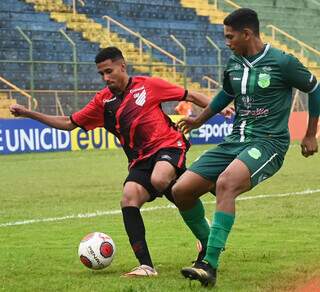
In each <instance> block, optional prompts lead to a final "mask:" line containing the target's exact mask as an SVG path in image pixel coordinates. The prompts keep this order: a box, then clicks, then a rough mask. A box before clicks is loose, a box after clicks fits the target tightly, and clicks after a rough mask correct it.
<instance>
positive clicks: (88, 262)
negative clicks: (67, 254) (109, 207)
mask: <svg viewBox="0 0 320 292" xmlns="http://www.w3.org/2000/svg"><path fill="white" fill-rule="evenodd" d="M115 252H116V246H115V244H114V242H113V240H112V238H111V237H110V236H108V235H106V234H104V233H102V232H93V233H90V234H88V235H86V236H85V237H84V238H82V240H81V241H80V244H79V249H78V255H79V257H80V261H81V262H82V263H83V264H84V265H85V266H86V267H87V268H90V269H93V270H101V269H104V268H106V267H108V266H109V265H110V264H111V262H112V260H113V257H114V254H115Z"/></svg>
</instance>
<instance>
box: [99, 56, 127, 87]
mask: <svg viewBox="0 0 320 292" xmlns="http://www.w3.org/2000/svg"><path fill="white" fill-rule="evenodd" d="M97 69H98V73H99V74H100V75H101V76H102V79H103V81H105V82H106V84H107V86H108V87H109V88H110V90H111V91H115V92H117V91H123V90H124V88H123V87H125V86H126V76H127V72H126V64H125V62H124V60H123V59H120V60H116V61H112V60H110V59H108V60H105V61H103V62H101V63H98V64H97Z"/></svg>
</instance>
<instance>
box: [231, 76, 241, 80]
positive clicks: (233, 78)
mask: <svg viewBox="0 0 320 292" xmlns="http://www.w3.org/2000/svg"><path fill="white" fill-rule="evenodd" d="M232 80H233V81H239V80H241V78H240V77H232Z"/></svg>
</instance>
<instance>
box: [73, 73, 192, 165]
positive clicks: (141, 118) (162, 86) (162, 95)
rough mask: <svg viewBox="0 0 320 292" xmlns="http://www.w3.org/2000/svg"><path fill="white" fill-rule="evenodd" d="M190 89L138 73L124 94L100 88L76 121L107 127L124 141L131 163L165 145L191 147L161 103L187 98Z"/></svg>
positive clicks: (85, 126) (76, 115)
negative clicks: (118, 94)
mask: <svg viewBox="0 0 320 292" xmlns="http://www.w3.org/2000/svg"><path fill="white" fill-rule="evenodd" d="M186 95H187V91H186V90H185V89H183V88H182V87H179V86H176V85H173V84H171V83H169V82H167V81H164V80H162V79H160V78H155V77H147V76H135V77H132V78H130V80H129V84H128V86H127V88H126V90H125V92H124V93H122V95H120V96H117V95H115V94H113V93H112V92H111V91H110V90H109V88H108V87H106V88H104V89H103V90H101V91H99V92H98V93H97V94H96V95H95V96H94V97H93V99H92V100H91V101H90V102H89V103H88V104H87V105H86V106H85V107H84V108H83V109H81V110H80V111H78V112H76V113H73V114H72V116H71V119H72V121H73V122H74V123H75V124H76V125H78V126H80V127H81V128H83V129H85V130H91V129H94V128H96V127H105V128H106V130H107V131H109V132H111V133H113V134H114V135H115V136H116V137H117V138H118V139H119V141H120V143H121V145H122V147H123V149H124V151H125V153H126V155H127V157H128V160H129V167H131V166H133V165H134V164H136V162H138V161H140V160H143V159H146V158H147V157H149V156H151V155H153V154H154V153H156V152H157V151H159V150H160V149H162V148H180V149H182V150H184V151H186V150H187V149H188V147H189V145H188V142H187V141H186V139H185V137H184V136H183V135H182V134H181V133H180V132H179V131H178V130H177V129H176V127H175V125H174V124H173V123H172V122H171V120H170V118H169V117H168V116H167V115H166V114H165V113H164V112H163V110H162V107H161V103H163V102H167V101H181V100H184V99H185V97H186Z"/></svg>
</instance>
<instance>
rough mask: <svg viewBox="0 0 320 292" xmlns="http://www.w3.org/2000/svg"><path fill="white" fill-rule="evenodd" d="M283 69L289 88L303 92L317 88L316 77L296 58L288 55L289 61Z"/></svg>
mask: <svg viewBox="0 0 320 292" xmlns="http://www.w3.org/2000/svg"><path fill="white" fill-rule="evenodd" d="M282 69H283V74H284V78H285V80H286V81H287V83H288V85H289V86H292V87H295V88H297V89H299V90H301V91H303V92H312V91H313V90H315V88H316V86H317V79H316V77H315V76H314V75H313V74H312V73H311V72H310V71H309V70H308V69H307V68H306V67H305V66H304V65H303V64H302V63H301V62H300V61H299V60H298V59H297V58H296V57H294V56H292V55H287V60H286V62H285V65H284V67H283V68H282Z"/></svg>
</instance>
